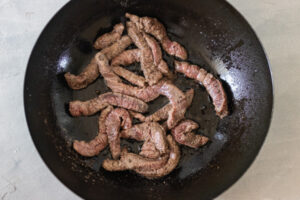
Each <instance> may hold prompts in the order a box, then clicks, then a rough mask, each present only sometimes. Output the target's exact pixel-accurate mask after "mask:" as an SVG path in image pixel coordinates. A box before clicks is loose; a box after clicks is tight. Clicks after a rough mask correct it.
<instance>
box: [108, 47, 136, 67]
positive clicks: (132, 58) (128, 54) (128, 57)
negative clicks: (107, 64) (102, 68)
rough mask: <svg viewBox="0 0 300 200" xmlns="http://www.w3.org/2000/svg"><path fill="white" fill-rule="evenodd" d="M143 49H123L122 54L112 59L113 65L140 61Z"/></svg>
mask: <svg viewBox="0 0 300 200" xmlns="http://www.w3.org/2000/svg"><path fill="white" fill-rule="evenodd" d="M140 56H141V50H140V49H130V50H126V51H123V52H122V53H121V54H119V55H118V56H116V57H115V58H114V59H112V61H111V65H123V66H128V65H130V64H132V63H135V62H140Z"/></svg>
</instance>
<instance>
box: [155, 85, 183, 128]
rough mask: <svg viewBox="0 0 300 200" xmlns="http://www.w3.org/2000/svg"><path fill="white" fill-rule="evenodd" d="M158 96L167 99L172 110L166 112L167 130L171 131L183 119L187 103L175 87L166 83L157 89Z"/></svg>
mask: <svg viewBox="0 0 300 200" xmlns="http://www.w3.org/2000/svg"><path fill="white" fill-rule="evenodd" d="M159 92H160V94H162V95H164V96H166V97H168V99H169V101H170V103H171V105H172V108H171V109H170V110H169V112H168V120H167V124H168V128H169V129H171V128H173V127H174V126H176V124H177V123H178V122H179V121H180V120H181V119H183V118H184V115H185V112H186V109H187V105H188V104H187V101H186V97H185V95H184V93H183V92H182V91H181V90H179V89H178V88H177V87H176V86H175V85H173V84H172V83H170V82H169V81H166V82H165V83H164V84H163V85H162V87H160V89H159Z"/></svg>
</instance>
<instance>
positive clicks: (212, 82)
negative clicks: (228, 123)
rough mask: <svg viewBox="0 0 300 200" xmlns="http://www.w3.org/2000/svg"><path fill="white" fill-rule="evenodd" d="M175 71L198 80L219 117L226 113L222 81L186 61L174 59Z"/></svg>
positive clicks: (225, 98) (225, 97) (225, 99)
mask: <svg viewBox="0 0 300 200" xmlns="http://www.w3.org/2000/svg"><path fill="white" fill-rule="evenodd" d="M175 69H176V71H177V72H180V73H183V74H185V75H186V76H187V77H189V78H192V79H195V80H197V81H199V82H200V83H201V84H202V85H203V86H204V87H205V89H206V91H207V92H208V94H209V95H210V97H211V98H212V101H213V104H214V106H215V111H216V113H217V115H218V116H219V117H220V118H223V117H225V116H227V115H228V105H227V96H226V93H225V91H224V88H223V86H222V83H221V82H220V81H219V80H218V79H216V78H215V77H214V76H213V75H212V74H210V73H208V72H207V71H206V70H204V69H202V68H199V67H198V66H197V65H192V64H189V63H187V62H179V61H175Z"/></svg>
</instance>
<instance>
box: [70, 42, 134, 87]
mask: <svg viewBox="0 0 300 200" xmlns="http://www.w3.org/2000/svg"><path fill="white" fill-rule="evenodd" d="M131 43H132V41H131V39H130V37H128V36H123V37H122V38H121V39H120V40H118V41H117V42H115V43H114V44H112V45H111V46H109V47H106V48H105V49H103V50H102V51H101V52H102V53H103V54H104V55H105V56H106V58H107V59H108V60H111V59H112V58H114V57H116V56H117V55H119V54H120V53H121V52H122V51H124V50H125V49H126V48H127V47H128V46H129V45H130V44H131ZM98 76H99V69H98V63H97V62H96V60H95V59H92V61H91V63H90V64H89V65H88V66H87V67H85V68H84V70H83V71H82V72H81V73H80V74H79V75H77V76H75V75H73V74H70V73H69V72H67V73H66V74H65V79H66V81H67V83H68V85H69V87H70V88H72V89H74V90H79V89H82V88H85V87H87V86H88V85H89V84H91V83H92V82H93V81H95V80H96V79H97V77H98Z"/></svg>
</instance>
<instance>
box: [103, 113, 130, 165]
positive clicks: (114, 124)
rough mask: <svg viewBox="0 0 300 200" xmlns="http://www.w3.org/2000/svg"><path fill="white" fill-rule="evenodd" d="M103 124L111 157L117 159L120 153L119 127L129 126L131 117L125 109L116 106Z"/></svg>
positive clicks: (125, 127)
mask: <svg viewBox="0 0 300 200" xmlns="http://www.w3.org/2000/svg"><path fill="white" fill-rule="evenodd" d="M121 119H122V121H121ZM105 126H106V133H107V138H108V143H109V148H110V152H111V155H112V157H113V159H117V158H119V156H120V153H121V146H120V127H121V126H122V127H123V129H128V128H131V126H132V120H131V117H130V115H129V113H128V111H127V110H125V109H123V108H116V109H114V110H113V111H111V112H110V113H109V115H108V116H107V118H106V121H105Z"/></svg>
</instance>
